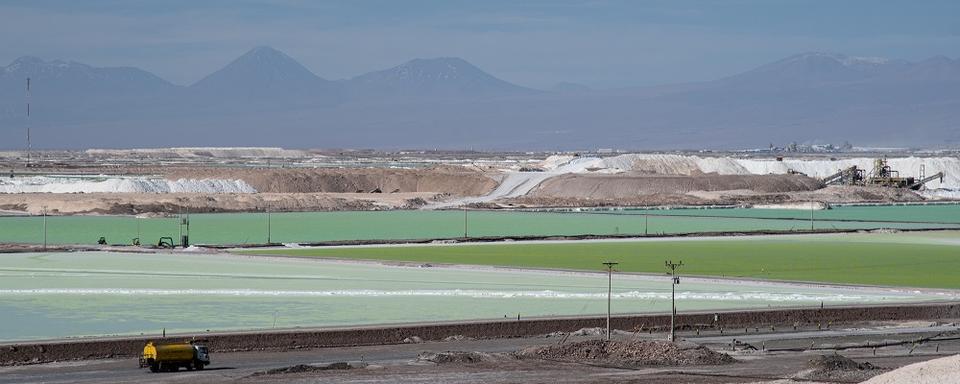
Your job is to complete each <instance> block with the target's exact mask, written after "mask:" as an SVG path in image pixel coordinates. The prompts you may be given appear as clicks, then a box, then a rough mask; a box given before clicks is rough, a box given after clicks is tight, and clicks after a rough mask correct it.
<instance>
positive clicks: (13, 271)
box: [0, 252, 946, 340]
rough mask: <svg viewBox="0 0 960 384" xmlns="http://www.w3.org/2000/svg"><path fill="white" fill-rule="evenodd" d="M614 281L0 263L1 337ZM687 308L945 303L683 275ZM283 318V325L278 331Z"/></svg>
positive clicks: (902, 293)
mask: <svg viewBox="0 0 960 384" xmlns="http://www.w3.org/2000/svg"><path fill="white" fill-rule="evenodd" d="M606 283H607V280H606V275H604V274H602V273H596V274H589V273H572V272H550V271H516V270H504V269H490V268H466V267H464V268H437V267H396V266H384V265H379V264H361V263H347V262H335V261H322V260H308V259H294V258H264V257H244V256H233V255H224V254H217V255H210V254H190V253H173V254H124V253H105V252H86V253H21V254H4V255H0V313H2V314H3V316H2V317H0V340H20V339H44V338H58V337H67V336H91V335H109V334H141V333H144V334H157V333H160V332H161V330H162V329H164V328H165V329H166V331H167V332H180V331H206V330H211V331H213V330H230V329H258V328H273V327H274V324H276V327H284V328H289V327H305V326H333V325H351V324H382V323H398V322H418V321H437V320H464V319H498V318H503V317H504V316H506V317H510V318H515V317H516V316H517V314H518V313H520V314H521V316H545V315H585V314H601V313H604V312H605V311H606ZM677 292H678V296H677V297H678V308H679V310H708V309H727V308H760V307H768V306H773V307H777V306H795V305H817V304H819V303H820V302H824V303H825V305H838V304H852V303H884V302H911V301H924V300H936V299H944V298H946V296H944V295H940V294H931V293H919V292H915V291H910V290H894V289H881V288H824V287H814V286H807V285H787V284H775V283H760V282H730V281H710V280H702V279H693V278H690V279H687V278H684V279H683V280H682V281H681V284H680V285H679V286H678V291H677ZM669 293H670V285H669V279H667V278H665V277H649V276H637V275H616V276H615V277H614V299H613V308H614V312H617V313H628V312H629V313H634V312H651V311H668V308H669V304H670V300H669V297H670V296H669ZM274 322H276V323H274Z"/></svg>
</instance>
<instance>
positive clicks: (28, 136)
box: [26, 77, 33, 168]
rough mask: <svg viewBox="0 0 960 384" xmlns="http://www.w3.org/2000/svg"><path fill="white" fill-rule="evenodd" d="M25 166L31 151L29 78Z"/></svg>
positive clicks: (28, 166)
mask: <svg viewBox="0 0 960 384" xmlns="http://www.w3.org/2000/svg"><path fill="white" fill-rule="evenodd" d="M26 96H27V97H26V98H27V168H30V152H31V151H32V147H33V146H32V145H31V144H30V78H29V77H28V78H27V95H26Z"/></svg>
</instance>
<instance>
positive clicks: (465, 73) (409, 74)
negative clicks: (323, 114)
mask: <svg viewBox="0 0 960 384" xmlns="http://www.w3.org/2000/svg"><path fill="white" fill-rule="evenodd" d="M346 84H347V88H348V89H352V90H353V93H354V97H371V98H390V97H404V96H406V97H409V96H416V97H430V98H442V97H483V96H503V95H515V94H531V93H536V92H537V91H535V90H533V89H530V88H525V87H521V86H519V85H515V84H511V83H508V82H506V81H503V80H501V79H498V78H496V77H494V76H492V75H490V74H488V73H486V72H484V71H483V70H481V69H480V68H477V67H476V66H474V65H473V64H470V63H468V62H467V61H466V60H463V59H461V58H457V57H440V58H435V59H414V60H411V61H408V62H406V63H403V64H400V65H398V66H396V67H393V68H389V69H385V70H382V71H376V72H370V73H367V74H364V75H360V76H357V77H354V78H352V79H350V80H348V81H347V82H346Z"/></svg>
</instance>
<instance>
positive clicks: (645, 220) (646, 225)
mask: <svg viewBox="0 0 960 384" xmlns="http://www.w3.org/2000/svg"><path fill="white" fill-rule="evenodd" d="M649 234H650V216H647V215H643V235H644V236H647V235H649Z"/></svg>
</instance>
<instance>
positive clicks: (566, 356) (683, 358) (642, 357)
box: [517, 340, 734, 367]
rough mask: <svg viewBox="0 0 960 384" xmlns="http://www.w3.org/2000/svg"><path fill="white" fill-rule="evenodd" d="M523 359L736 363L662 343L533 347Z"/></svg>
mask: <svg viewBox="0 0 960 384" xmlns="http://www.w3.org/2000/svg"><path fill="white" fill-rule="evenodd" d="M517 355H518V356H520V357H522V358H540V359H547V360H560V361H575V362H583V361H591V362H596V363H602V364H610V365H618V366H631V367H632V366H645V365H719V364H729V363H733V362H734V359H733V358H732V357H730V355H727V354H724V353H719V352H714V351H711V350H709V349H707V348H706V347H703V346H699V345H695V344H681V343H671V342H668V341H660V340H634V341H616V340H614V341H607V340H588V341H582V342H578V343H570V344H562V345H551V346H546V347H532V348H528V349H524V350H522V351H520V352H518V353H517Z"/></svg>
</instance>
